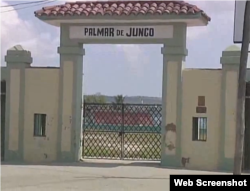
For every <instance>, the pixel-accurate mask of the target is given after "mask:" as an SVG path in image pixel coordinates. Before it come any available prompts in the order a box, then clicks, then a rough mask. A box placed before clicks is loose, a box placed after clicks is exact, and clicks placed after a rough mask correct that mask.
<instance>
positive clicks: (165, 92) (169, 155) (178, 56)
mask: <svg viewBox="0 0 250 191" xmlns="http://www.w3.org/2000/svg"><path fill="white" fill-rule="evenodd" d="M161 52H162V54H163V81H162V109H163V111H162V135H163V139H162V157H161V164H162V165H163V166H172V167H178V166H180V165H181V109H182V105H181V104H182V103H181V102H182V101H181V100H182V69H183V61H184V60H185V57H186V56H187V49H186V48H185V46H184V45H183V46H180V45H179V46H166V45H165V44H164V47H163V48H162V50H161Z"/></svg>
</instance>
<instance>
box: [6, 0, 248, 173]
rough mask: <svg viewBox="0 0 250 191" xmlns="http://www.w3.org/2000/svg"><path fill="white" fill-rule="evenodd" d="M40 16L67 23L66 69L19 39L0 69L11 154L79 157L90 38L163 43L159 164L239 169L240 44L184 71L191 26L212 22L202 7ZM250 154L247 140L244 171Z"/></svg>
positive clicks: (70, 7) (99, 6) (62, 10)
mask: <svg viewBox="0 0 250 191" xmlns="http://www.w3.org/2000/svg"><path fill="white" fill-rule="evenodd" d="M35 16H36V17H37V18H38V19H40V20H41V21H43V22H46V23H48V24H50V25H53V26H57V27H60V47H58V53H59V55H60V67H57V68H46V67H43V68H37V67H32V66H31V63H32V57H31V52H29V51H26V50H24V49H23V48H22V47H21V46H14V47H13V48H11V49H9V50H8V51H7V55H6V57H5V61H6V63H7V66H6V67H3V68H2V69H1V73H2V75H1V81H3V80H4V81H6V94H4V96H5V97H4V98H6V99H4V102H5V107H3V108H2V109H3V111H5V115H2V117H3V118H5V122H4V123H2V126H1V127H3V126H4V127H5V130H4V131H2V132H5V133H4V134H5V137H4V139H3V138H2V140H1V144H2V148H4V160H6V161H13V160H16V161H28V162H49V161H62V162H65V161H78V160H79V159H80V158H81V155H82V143H81V142H82V136H81V131H82V130H81V127H82V124H81V123H82V108H81V104H82V93H83V92H82V71H83V70H84V68H83V64H84V63H83V62H84V60H83V57H84V54H85V51H84V44H163V47H162V49H161V53H162V54H163V79H162V84H163V86H162V120H161V137H162V140H161V148H160V149H159V147H160V146H158V147H157V148H158V149H159V150H161V153H160V151H159V153H160V154H159V156H160V155H161V156H160V159H161V164H162V165H163V166H172V167H180V166H182V167H186V168H192V169H206V170H216V169H223V170H232V168H233V162H234V159H233V158H234V145H235V126H236V114H235V110H236V97H237V78H238V68H239V63H240V49H239V48H238V47H237V46H229V47H228V48H226V49H225V50H224V51H222V55H221V58H218V62H219V60H220V63H221V65H222V68H219V69H216V70H213V69H202V70H200V69H185V68H184V66H183V61H185V57H186V56H187V49H186V34H187V27H192V26H206V25H207V24H208V22H209V21H210V18H209V17H208V16H207V15H206V14H205V13H204V12H203V11H202V10H200V9H199V8H197V7H196V6H194V5H191V4H188V3H185V2H182V1H121V2H119V1H108V2H104V1H99V2H97V1H96V2H75V3H73V2H70V3H65V4H63V5H57V6H51V7H45V8H43V9H41V10H39V11H36V12H35ZM48 46H49V45H48ZM208 56H209V55H208ZM204 59H207V58H204ZM248 74H250V73H249V70H248ZM247 81H250V75H247ZM247 96H248V98H249V95H248V94H247ZM248 98H247V99H248ZM1 106H2V103H1ZM85 107H86V105H85ZM115 109H117V108H116V107H115ZM111 111H112V112H113V111H114V107H113V110H109V112H111ZM247 112H249V101H246V115H247V116H248V115H249V114H248V113H247ZM99 114H100V113H99ZM99 114H98V115H99ZM116 114H117V113H116ZM116 114H113V113H112V115H116ZM105 115H107V112H106V113H105ZM126 115H127V117H129V115H130V113H129V114H126ZM126 115H125V117H124V118H126ZM140 115H141V116H144V118H149V117H148V115H146V114H145V113H144V114H140ZM97 118H98V116H97ZM246 119H247V118H246ZM151 122H152V121H151ZM112 123H113V122H112ZM131 123H132V122H131ZM133 123H137V122H136V120H135V121H133ZM247 126H248V127H249V120H246V127H247ZM248 135H249V131H247V132H246V136H248ZM3 140H4V141H3ZM148 140H149V141H150V139H148ZM246 140H249V139H246ZM150 143H151V142H150ZM248 144H249V143H247V142H246V145H248ZM84 145H85V144H84ZM152 145H154V144H152V143H151V145H150V146H152ZM249 151H250V149H249V147H246V148H245V153H244V155H245V159H244V166H245V167H244V168H246V169H249V166H250V160H249V159H250V157H249V156H250V155H249V153H250V152H249Z"/></svg>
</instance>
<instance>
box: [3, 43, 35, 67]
mask: <svg viewBox="0 0 250 191" xmlns="http://www.w3.org/2000/svg"><path fill="white" fill-rule="evenodd" d="M5 62H7V65H10V64H18V65H21V64H24V65H27V64H28V65H30V64H31V63H32V57H31V52H30V51H28V50H25V49H24V48H23V47H22V46H21V45H16V46H13V47H11V48H9V49H8V50H7V54H6V56H5Z"/></svg>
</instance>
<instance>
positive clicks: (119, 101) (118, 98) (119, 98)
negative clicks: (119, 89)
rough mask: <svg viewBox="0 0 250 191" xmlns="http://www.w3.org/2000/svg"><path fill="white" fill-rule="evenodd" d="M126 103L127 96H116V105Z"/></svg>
mask: <svg viewBox="0 0 250 191" xmlns="http://www.w3.org/2000/svg"><path fill="white" fill-rule="evenodd" d="M124 101H125V96H123V95H117V96H115V104H123V103H124Z"/></svg>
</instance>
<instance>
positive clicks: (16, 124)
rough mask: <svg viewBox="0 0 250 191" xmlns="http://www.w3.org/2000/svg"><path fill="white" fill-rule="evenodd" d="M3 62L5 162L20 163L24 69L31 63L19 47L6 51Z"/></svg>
mask: <svg viewBox="0 0 250 191" xmlns="http://www.w3.org/2000/svg"><path fill="white" fill-rule="evenodd" d="M5 62H6V63H7V78H6V110H5V111H6V118H5V120H6V121H5V161H21V160H23V152H24V150H23V145H24V142H23V141H24V140H23V137H24V113H25V99H24V98H25V68H28V67H30V64H31V63H32V57H31V53H30V52H29V51H26V50H24V49H23V48H22V46H20V45H17V46H14V47H12V48H10V49H9V50H8V51H7V55H6V56H5Z"/></svg>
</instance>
